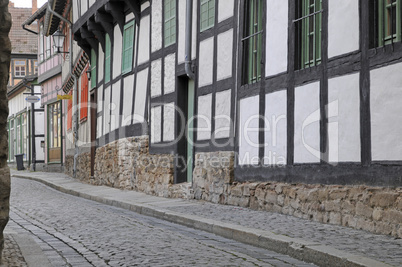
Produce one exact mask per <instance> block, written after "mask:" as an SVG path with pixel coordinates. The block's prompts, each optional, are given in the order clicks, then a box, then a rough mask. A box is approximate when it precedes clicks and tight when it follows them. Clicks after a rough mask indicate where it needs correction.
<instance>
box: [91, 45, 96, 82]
mask: <svg viewBox="0 0 402 267" xmlns="http://www.w3.org/2000/svg"><path fill="white" fill-rule="evenodd" d="M95 87H96V52H95V50H93V49H92V50H91V88H95Z"/></svg>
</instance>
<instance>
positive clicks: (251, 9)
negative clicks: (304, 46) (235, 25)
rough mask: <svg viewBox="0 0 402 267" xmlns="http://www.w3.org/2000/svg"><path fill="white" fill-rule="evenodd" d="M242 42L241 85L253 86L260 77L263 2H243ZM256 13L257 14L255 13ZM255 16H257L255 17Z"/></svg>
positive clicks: (252, 0)
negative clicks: (244, 12)
mask: <svg viewBox="0 0 402 267" xmlns="http://www.w3.org/2000/svg"><path fill="white" fill-rule="evenodd" d="M244 4H245V8H244V10H245V11H246V13H247V14H245V25H244V31H245V33H244V34H243V35H244V38H243V39H242V42H243V60H244V62H243V68H244V69H243V84H253V83H257V82H259V81H260V80H261V77H262V73H261V72H262V64H261V61H262V45H263V33H264V32H263V19H262V16H263V12H262V11H263V5H264V3H263V1H262V0H247V1H245V3H244ZM256 11H257V12H256ZM256 15H257V16H256Z"/></svg>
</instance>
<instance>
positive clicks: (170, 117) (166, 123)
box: [163, 103, 175, 142]
mask: <svg viewBox="0 0 402 267" xmlns="http://www.w3.org/2000/svg"><path fill="white" fill-rule="evenodd" d="M174 114H175V109H174V103H168V104H165V105H164V106H163V141H164V142H166V141H173V140H174V124H175V120H174Z"/></svg>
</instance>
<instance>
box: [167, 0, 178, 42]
mask: <svg viewBox="0 0 402 267" xmlns="http://www.w3.org/2000/svg"><path fill="white" fill-rule="evenodd" d="M175 42H176V0H165V46H168V45H171V44H174V43H175Z"/></svg>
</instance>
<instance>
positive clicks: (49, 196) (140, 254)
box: [9, 178, 312, 266]
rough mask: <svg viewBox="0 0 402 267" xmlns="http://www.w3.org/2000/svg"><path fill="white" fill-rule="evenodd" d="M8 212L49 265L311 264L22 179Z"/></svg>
mask: <svg viewBox="0 0 402 267" xmlns="http://www.w3.org/2000/svg"><path fill="white" fill-rule="evenodd" d="M10 215H11V216H10V217H11V219H10V223H9V227H11V228H12V229H14V230H15V231H18V232H29V233H31V234H32V235H33V238H34V240H35V241H36V242H37V243H38V244H39V245H40V247H41V248H42V250H43V251H44V253H45V255H46V256H47V257H48V259H49V260H50V262H51V264H52V265H53V266H136V265H141V266H312V265H310V264H306V263H304V262H301V261H298V260H295V259H293V258H291V257H289V256H285V255H281V254H278V253H275V252H271V251H268V250H264V249H261V248H256V247H252V246H249V245H245V244H242V243H239V242H236V241H232V240H228V239H225V238H222V237H219V236H216V235H214V234H210V233H206V232H202V231H198V230H194V229H190V228H187V227H184V226H180V225H176V224H172V223H169V222H165V221H162V220H159V219H156V218H151V217H146V216H142V215H139V214H136V213H134V212H131V211H127V210H123V209H119V208H115V207H110V206H107V205H103V204H99V203H96V202H92V201H88V200H85V199H81V198H77V197H74V196H70V195H66V194H63V193H60V192H58V191H55V190H53V189H50V188H48V187H46V186H44V185H42V184H39V183H37V182H33V181H28V180H23V179H16V178H14V179H13V180H12V197H11V213H10Z"/></svg>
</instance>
